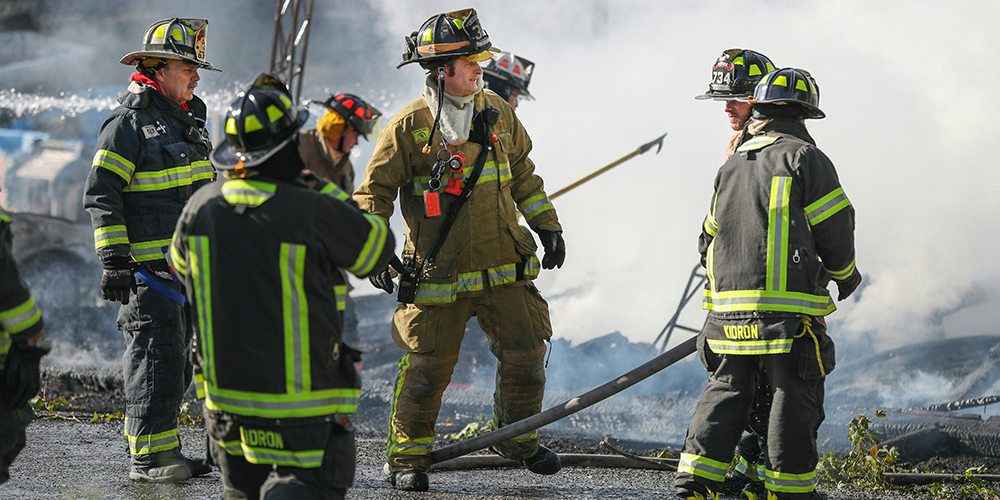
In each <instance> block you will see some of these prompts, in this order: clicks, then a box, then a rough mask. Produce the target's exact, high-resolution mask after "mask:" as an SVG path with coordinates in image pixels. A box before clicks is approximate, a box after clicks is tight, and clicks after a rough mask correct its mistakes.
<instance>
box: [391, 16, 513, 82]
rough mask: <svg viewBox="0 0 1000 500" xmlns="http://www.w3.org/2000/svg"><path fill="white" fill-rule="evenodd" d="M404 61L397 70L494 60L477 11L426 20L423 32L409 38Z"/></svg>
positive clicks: (421, 29) (415, 32)
mask: <svg viewBox="0 0 1000 500" xmlns="http://www.w3.org/2000/svg"><path fill="white" fill-rule="evenodd" d="M405 42H406V46H405V52H403V62H401V63H399V64H398V65H396V68H397V69H398V68H401V67H402V66H404V65H406V64H410V63H433V62H443V61H447V60H448V59H452V58H455V57H461V56H465V57H467V58H469V60H471V61H475V62H479V61H485V60H487V59H489V58H490V57H492V54H491V52H496V49H493V48H492V47H493V44H492V43H490V36H489V35H488V34H487V33H486V30H484V29H483V27H482V25H480V24H479V14H477V13H476V9H462V10H456V11H452V12H446V13H444V14H438V15H436V16H433V17H431V18H430V19H428V20H426V21H424V24H423V25H421V26H420V31H414V32H413V33H410V36H408V37H406V38H405Z"/></svg>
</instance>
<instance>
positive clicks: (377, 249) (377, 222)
mask: <svg viewBox="0 0 1000 500" xmlns="http://www.w3.org/2000/svg"><path fill="white" fill-rule="evenodd" d="M364 216H365V219H368V223H369V224H371V226H372V229H371V231H369V232H368V241H366V242H365V246H364V248H362V250H361V251H362V252H364V255H360V256H359V260H360V265H359V264H358V263H357V262H355V264H354V266H352V267H351V270H352V271H355V272H359V273H360V274H362V275H365V274H367V273H368V272H369V271H370V270H371V268H372V267H374V266H375V262H374V261H375V260H378V258H379V257H380V256H381V255H382V247H383V246H384V245H385V240H386V237H387V233H388V232H389V225H388V224H386V223H385V220H384V219H382V218H381V217H379V216H377V215H370V214H364Z"/></svg>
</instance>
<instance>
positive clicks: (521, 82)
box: [483, 52, 535, 101]
mask: <svg viewBox="0 0 1000 500" xmlns="http://www.w3.org/2000/svg"><path fill="white" fill-rule="evenodd" d="M534 69H535V63H533V62H531V61H529V60H527V59H525V58H523V57H516V56H514V54H511V53H510V52H501V53H499V54H496V55H494V56H493V59H491V60H490V63H489V64H488V65H486V67H485V68H483V80H485V81H486V88H488V89H490V90H492V91H493V92H496V93H497V94H498V95H499V96H500V97H502V98H503V100H505V101H507V100H509V99H510V93H511V90H513V89H517V90H519V91H520V92H521V95H523V96H525V97H527V98H528V99H534V97H532V96H531V94H529V93H528V83H530V82H531V73H532V72H533V71H534Z"/></svg>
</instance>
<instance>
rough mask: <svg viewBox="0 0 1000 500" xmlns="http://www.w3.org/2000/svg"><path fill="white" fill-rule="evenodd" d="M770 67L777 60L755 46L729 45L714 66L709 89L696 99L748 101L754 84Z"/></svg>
mask: <svg viewBox="0 0 1000 500" xmlns="http://www.w3.org/2000/svg"><path fill="white" fill-rule="evenodd" d="M771 71H774V63H772V62H771V60H770V59H768V58H767V56H765V55H764V54H761V53H760V52H754V51H752V50H745V49H729V50H727V51H725V52H723V53H722V55H721V56H719V58H718V59H716V61H715V65H714V66H712V82H711V83H709V84H708V92H705V93H704V94H702V95H700V96H697V97H695V99H698V100H704V99H712V100H715V101H733V100H735V101H744V102H745V101H746V99H747V97H750V96H751V95H752V94H753V89H754V86H755V85H757V82H758V81H760V79H761V77H763V76H764V75H765V74H767V73H769V72H771Z"/></svg>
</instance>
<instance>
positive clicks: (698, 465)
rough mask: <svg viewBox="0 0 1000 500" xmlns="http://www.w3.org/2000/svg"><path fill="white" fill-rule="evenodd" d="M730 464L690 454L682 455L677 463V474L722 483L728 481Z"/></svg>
mask: <svg viewBox="0 0 1000 500" xmlns="http://www.w3.org/2000/svg"><path fill="white" fill-rule="evenodd" d="M728 470H729V464H728V463H724V462H718V461H715V460H712V459H710V458H705V457H702V456H699V455H693V454H690V453H681V459H680V460H679V461H678V462H677V472H679V473H680V472H686V473H688V474H694V475H695V476H699V477H703V478H705V479H708V480H710V481H718V482H722V481H724V480H725V479H726V471H728Z"/></svg>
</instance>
